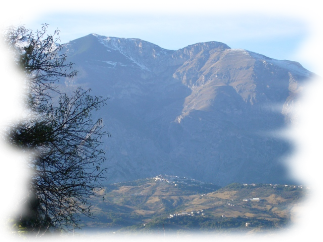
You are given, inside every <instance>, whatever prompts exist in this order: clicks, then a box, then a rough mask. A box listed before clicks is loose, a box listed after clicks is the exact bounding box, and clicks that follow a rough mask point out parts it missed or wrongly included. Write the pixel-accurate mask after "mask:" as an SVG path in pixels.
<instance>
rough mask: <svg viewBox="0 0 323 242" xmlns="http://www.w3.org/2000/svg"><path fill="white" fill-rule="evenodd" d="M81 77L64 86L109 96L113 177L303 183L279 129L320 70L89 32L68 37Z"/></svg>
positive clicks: (223, 50)
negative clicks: (288, 161)
mask: <svg viewBox="0 0 323 242" xmlns="http://www.w3.org/2000/svg"><path fill="white" fill-rule="evenodd" d="M65 51H66V54H67V56H68V61H71V62H73V63H75V69H76V70H77V71H78V75H77V77H76V78H74V79H73V80H62V82H61V84H62V88H64V89H65V90H68V89H74V88H75V87H76V86H82V87H84V88H91V90H92V92H91V93H92V94H93V95H100V96H104V97H110V99H109V101H108V105H107V106H106V107H104V108H103V109H101V110H100V111H99V112H98V113H97V116H98V117H101V118H103V122H104V124H105V126H106V127H107V130H108V131H109V132H110V133H111V135H112V136H111V137H109V138H106V139H105V140H104V150H105V151H106V158H107V162H106V164H105V167H106V168H108V174H107V177H108V180H107V183H114V182H122V181H131V180H136V179H142V178H146V177H154V176H156V175H158V174H170V175H179V176H183V177H184V176H187V177H192V178H195V179H198V180H201V181H204V182H209V183H210V182H211V183H215V184H219V185H221V186H225V185H228V184H230V183H233V182H239V183H252V182H256V183H279V184H286V183H288V184H297V181H296V179H295V178H292V177H289V176H288V174H289V173H288V169H287V167H286V166H285V164H284V162H283V157H286V156H287V155H288V154H289V153H290V152H292V146H293V144H292V143H291V142H290V141H288V140H284V139H283V138H282V137H281V136H279V135H274V134H275V132H276V131H277V130H283V129H284V128H287V127H288V124H289V123H290V122H292V119H291V118H292V117H291V116H290V111H291V110H292V107H293V102H294V101H295V100H296V98H297V97H298V95H299V93H300V92H301V91H302V88H303V87H304V86H305V84H306V82H307V81H308V80H309V79H310V78H311V77H312V76H314V74H313V73H311V72H310V71H308V70H306V69H304V68H303V67H302V66H301V65H300V64H299V63H296V62H293V61H287V60H275V59H272V58H270V57H266V56H263V55H261V54H257V53H254V52H251V51H247V50H240V49H231V48H230V47H229V46H227V45H226V44H224V43H220V42H216V41H210V42H206V43H196V44H192V45H189V46H186V47H184V48H182V49H179V50H166V49H163V48H161V47H159V46H157V45H155V44H153V43H149V42H147V41H144V40H140V39H131V38H130V39H125V38H116V37H105V36H100V35H96V34H90V35H87V36H84V37H82V38H79V39H76V40H73V41H71V42H69V43H67V44H66V45H65Z"/></svg>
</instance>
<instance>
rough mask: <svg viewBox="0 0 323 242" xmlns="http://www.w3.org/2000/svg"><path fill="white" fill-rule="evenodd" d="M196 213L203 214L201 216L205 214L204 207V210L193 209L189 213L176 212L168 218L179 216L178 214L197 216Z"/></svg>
mask: <svg viewBox="0 0 323 242" xmlns="http://www.w3.org/2000/svg"><path fill="white" fill-rule="evenodd" d="M195 215H201V216H204V213H203V209H202V210H197V211H195V212H194V211H192V212H190V213H187V212H182V213H174V214H170V215H169V216H168V218H174V217H177V216H195Z"/></svg>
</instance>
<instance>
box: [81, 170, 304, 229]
mask: <svg viewBox="0 0 323 242" xmlns="http://www.w3.org/2000/svg"><path fill="white" fill-rule="evenodd" d="M306 191H307V189H306V188H304V187H302V186H294V185H274V184H236V183H235V184H230V185H228V186H226V187H223V188H220V187H218V186H216V185H214V184H206V183H202V182H199V181H195V180H192V179H188V178H179V177H174V176H166V175H165V176H158V177H155V178H150V179H143V180H137V181H132V182H126V183H117V184H112V185H109V186H107V187H105V189H104V190H101V191H98V195H99V196H98V197H93V198H91V199H92V202H93V205H94V206H93V213H94V215H95V219H89V218H84V219H83V226H84V229H85V230H87V229H96V230H100V231H111V232H112V231H113V232H123V233H126V232H133V231H136V232H154V231H169V232H179V231H195V230H202V231H227V230H235V231H240V230H243V231H250V230H255V229H257V230H266V229H280V228H283V227H284V226H286V225H288V224H290V223H291V222H292V219H291V215H292V214H291V209H292V208H293V207H294V206H295V205H297V204H298V203H300V202H301V198H303V197H304V196H305V194H306Z"/></svg>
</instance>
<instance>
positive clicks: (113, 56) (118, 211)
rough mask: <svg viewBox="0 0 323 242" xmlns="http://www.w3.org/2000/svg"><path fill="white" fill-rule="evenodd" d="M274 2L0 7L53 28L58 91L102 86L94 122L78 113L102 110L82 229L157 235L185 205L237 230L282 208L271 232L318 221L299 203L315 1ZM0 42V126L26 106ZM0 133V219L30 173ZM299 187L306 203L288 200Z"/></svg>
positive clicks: (311, 110)
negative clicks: (96, 183)
mask: <svg viewBox="0 0 323 242" xmlns="http://www.w3.org/2000/svg"><path fill="white" fill-rule="evenodd" d="M287 2H288V3H287ZM287 2H286V3H285V2H283V3H282V2H280V1H272V2H271V3H270V5H269V3H267V5H266V6H262V5H260V4H257V2H255V1H246V2H245V3H244V4H242V3H240V2H238V1H227V3H223V4H216V3H213V2H212V3H211V1H200V2H199V3H196V2H193V1H185V2H184V1H176V2H171V1H166V2H163V3H161V2H158V3H157V2H156V4H155V5H152V4H151V3H150V2H149V3H148V2H146V1H139V2H136V4H134V3H133V2H130V1H121V2H120V3H114V4H111V3H110V2H109V3H105V4H103V3H102V2H101V1H92V3H91V5H87V6H85V5H84V6H81V5H76V3H75V2H74V4H70V3H66V5H65V3H64V2H63V1H62V2H61V1H56V2H55V3H51V6H42V3H41V2H40V1H32V3H33V4H34V5H33V6H39V8H37V7H36V8H31V7H30V6H28V7H27V5H25V4H24V3H21V5H20V7H19V9H17V10H16V11H15V10H14V9H15V8H14V6H13V5H10V4H9V5H8V6H7V7H6V9H7V10H6V11H5V12H7V13H6V14H3V16H6V17H1V30H4V29H6V28H7V27H8V26H13V25H15V26H21V25H23V26H25V27H26V28H27V29H32V30H33V31H35V30H37V29H41V27H42V24H45V23H46V24H48V29H47V34H53V32H54V31H55V30H56V29H58V30H59V31H60V43H61V44H64V45H63V49H62V51H64V53H67V61H68V62H70V61H71V62H73V63H74V66H73V68H75V70H76V71H78V74H77V76H76V77H74V76H73V75H71V77H72V78H71V79H69V78H66V77H64V76H63V75H62V77H60V82H59V85H58V89H59V90H63V91H64V93H67V94H71V93H76V90H77V88H78V87H81V88H83V89H84V90H86V89H88V88H91V90H92V91H91V95H93V96H103V97H108V98H109V99H108V100H107V104H106V105H103V106H102V107H100V109H99V111H97V112H95V113H93V117H94V120H96V119H97V118H100V119H102V120H103V121H100V122H99V121H98V122H97V123H95V122H94V124H90V125H93V127H95V129H96V127H97V125H101V123H102V122H103V124H104V126H105V127H106V130H107V131H108V134H109V135H108V136H104V137H103V138H102V141H103V144H102V147H103V150H104V151H105V152H106V154H105V155H104V159H106V161H105V162H103V163H102V166H101V164H100V167H101V168H103V169H106V171H107V173H106V174H107V175H106V176H107V179H105V180H104V182H103V187H104V189H103V190H101V191H100V192H98V194H99V196H100V197H99V198H98V199H96V198H95V199H94V198H91V202H92V203H93V204H94V214H95V215H96V216H98V217H97V219H96V220H94V221H93V220H87V219H84V218H83V219H84V220H82V221H83V222H82V223H83V225H85V228H86V229H89V230H91V229H93V231H94V230H95V228H96V229H98V230H100V231H101V230H102V231H104V229H105V226H106V225H105V224H108V225H109V226H111V229H110V230H107V231H109V233H112V231H118V232H117V233H119V230H118V229H120V228H121V229H120V232H121V231H146V230H147V231H149V229H150V228H151V229H152V230H153V229H156V230H157V231H162V232H160V234H159V235H160V236H162V235H164V236H165V229H166V233H167V231H171V230H172V229H173V230H174V231H177V230H176V229H175V228H177V227H176V226H179V227H178V231H182V229H184V230H186V229H187V230H189V228H190V227H189V226H188V225H185V224H184V222H185V221H188V224H190V223H192V221H193V220H192V221H191V222H190V220H189V219H188V217H187V216H188V215H189V216H191V214H192V216H191V217H192V219H193V213H194V215H195V217H194V223H197V224H198V225H199V226H200V228H201V229H206V230H207V229H210V228H211V227H212V226H217V225H212V226H211V225H210V221H211V220H209V219H211V218H219V220H215V221H222V222H216V223H222V224H223V221H225V222H224V223H226V225H223V226H231V223H235V222H232V221H234V220H232V221H231V219H234V218H235V217H237V216H238V217H239V219H242V220H241V221H240V220H239V223H240V224H243V226H242V227H243V228H242V230H241V231H245V230H247V229H248V228H247V227H248V226H249V225H250V224H252V226H256V224H261V226H263V227H266V226H267V227H275V228H283V227H284V226H285V224H288V222H286V221H287V220H288V219H291V217H292V222H293V224H295V226H294V225H293V226H294V227H293V226H291V227H290V228H288V229H287V230H286V231H283V230H282V232H281V233H277V234H274V233H273V234H272V236H273V237H272V239H274V238H275V239H283V238H284V239H290V238H294V236H297V237H298V238H304V239H305V238H307V237H308V234H309V233H310V234H313V236H314V234H318V228H319V226H318V222H317V221H316V219H315V218H314V217H313V216H312V215H311V214H316V215H317V216H321V215H323V214H322V208H321V206H320V205H319V204H318V201H320V199H321V198H322V193H321V192H322V188H321V187H320V186H319V184H320V182H321V178H320V177H321V176H320V172H319V170H320V169H319V168H320V167H321V166H320V165H319V164H320V159H321V157H322V155H321V151H320V150H321V147H320V141H319V139H318V137H320V136H321V135H322V128H321V121H322V118H321V117H322V115H321V108H319V104H320V103H322V101H323V100H322V95H321V92H322V86H323V85H322V84H321V78H320V76H322V61H321V56H322V45H321V44H320V43H322V42H321V41H322V31H321V30H320V28H319V27H318V26H319V24H318V23H319V22H320V20H321V19H320V15H321V14H320V13H319V11H318V4H317V3H316V1H309V2H307V4H305V3H302V4H301V3H299V4H298V3H294V2H290V1H287ZM310 3H312V4H310ZM63 6H64V7H63ZM251 6H252V7H251ZM22 9H28V10H29V11H30V12H29V13H26V11H23V10H22ZM9 12H10V14H8V13H9ZM1 13H4V12H3V10H2V11H1ZM1 50H2V51H3V53H4V55H3V56H2V57H1V63H2V64H1V71H2V74H4V78H3V80H6V82H5V83H4V82H3V86H2V89H1V90H2V94H1V112H2V113H3V115H2V116H1V123H0V128H1V136H3V135H2V134H3V133H6V132H7V131H6V130H7V129H8V125H9V127H10V126H11V125H12V123H13V122H16V121H17V120H19V119H21V118H22V117H23V115H25V113H26V112H25V110H26V107H25V106H24V105H23V102H24V100H23V98H22V97H23V95H22V93H23V83H24V81H23V80H24V78H23V76H22V75H21V73H18V72H17V71H16V69H15V67H14V66H13V65H12V64H11V63H10V61H9V60H10V58H11V60H12V56H10V53H9V52H8V51H7V47H6V46H5V45H4V44H3V43H2V42H1ZM75 95H77V94H75ZM80 95H81V94H80ZM82 95H83V94H82ZM84 95H85V94H84ZM68 102H69V101H68V100H66V103H68ZM57 119H58V118H57ZM80 122H81V121H80ZM86 127H87V126H86ZM89 127H90V126H89ZM93 127H92V128H89V130H88V134H90V135H92V133H93V132H94V131H95V129H93ZM84 132H87V131H86V130H85V131H84ZM88 134H86V135H85V137H86V138H83V141H82V142H81V144H83V142H84V140H87V139H88V137H89V135H88ZM81 140H82V139H81ZM1 146H2V147H1V152H2V153H1V160H3V161H4V162H5V169H4V170H5V172H4V171H3V172H2V173H1V177H2V179H1V183H2V184H3V185H2V186H1V188H2V189H3V192H4V193H5V194H8V195H7V196H6V197H7V200H6V201H3V206H2V207H3V209H1V211H0V212H1V214H3V215H4V217H3V218H4V219H3V218H2V217H1V225H2V224H5V222H3V221H4V220H5V219H6V218H7V217H8V216H9V217H10V214H12V212H17V208H16V207H19V206H20V202H19V201H21V200H23V199H24V198H23V197H24V196H25V195H26V190H28V189H29V188H27V187H28V184H29V177H30V176H31V173H28V172H27V168H26V167H27V165H26V163H25V162H26V159H27V158H26V155H25V154H24V153H23V152H21V151H18V152H17V150H15V149H13V148H12V147H9V146H8V144H7V143H5V142H4V141H3V139H2V140H1ZM90 146H91V145H89V147H90ZM81 151H82V152H83V150H81ZM102 157H103V156H102ZM99 158H100V159H101V156H100V155H98V159H99ZM29 159H30V158H29ZM8 161H10V162H8ZM12 161H14V162H12ZM62 162H63V161H62ZM91 162H92V161H91ZM62 164H63V165H64V163H62ZM84 164H87V163H86V162H85V163H84ZM93 166H94V163H93ZM97 167H98V166H97ZM99 169H100V168H99ZM97 170H98V168H97ZM9 171H10V172H9ZM187 179H188V180H187ZM233 183H234V184H235V185H232V184H233ZM238 183H239V184H240V185H237V184H238ZM7 184H10V186H8V185H7ZM242 184H244V185H242ZM253 184H256V185H253ZM259 184H261V185H259ZM275 184H276V185H275ZM277 186H278V188H279V189H281V190H282V192H276V191H274V190H275V189H276V188H277ZM176 189H177V190H176ZM279 189H276V190H279ZM304 190H306V192H304ZM93 191H94V190H93ZM279 191H280V190H279ZM98 194H96V195H98ZM305 194H307V195H306V196H305ZM94 195H95V194H94ZM128 196H129V199H128ZM304 196H305V197H307V198H309V199H308V200H307V203H301V200H299V199H300V198H302V197H304ZM102 198H103V200H102ZM259 200H260V201H261V202H258V201H259ZM255 201H256V202H255ZM246 202H248V203H246ZM257 202H258V203H257ZM12 204H15V206H14V207H12ZM215 204H217V205H216V206H218V207H216V206H215ZM246 204H247V205H246ZM7 208H10V209H7ZM269 208H270V209H269ZM55 209H58V208H55ZM248 209H250V210H248ZM256 210H257V211H258V212H257V213H256V212H255V211H256ZM57 211H58V210H57ZM191 211H192V212H191ZM253 213H255V214H257V215H255V214H253ZM129 214H131V216H130V215H129ZM252 214H253V215H252ZM289 214H293V215H289ZM128 215H129V216H130V217H129V218H128ZM153 216H154V217H153ZM158 216H160V217H158ZM177 216H182V218H184V220H183V221H184V222H183V221H182V220H179V217H178V218H177ZM185 216H186V217H185ZM221 216H222V218H221ZM290 216H291V217H290ZM151 217H153V218H154V219H152V218H151ZM220 218H221V219H220ZM250 218H253V220H252V222H250V221H249V220H248V219H250ZM286 218H288V219H287V220H286ZM177 219H178V220H177ZM186 219H188V220H186ZM257 219H258V220H257ZM266 219H267V220H266ZM176 221H177V222H178V223H180V225H178V224H176ZM216 223H215V224H216ZM164 224H165V226H164ZM183 224H184V225H183ZM120 226H121V227H120ZM122 226H123V227H122ZM172 226H173V227H172ZM181 226H182V227H181ZM221 226H222V225H221ZM221 226H220V228H221ZM252 226H251V229H252ZM259 226H260V225H259ZM261 226H260V227H261ZM5 227H6V225H4V226H2V228H1V231H2V229H3V228H5ZM249 227H250V226H249ZM216 228H218V227H216ZM228 228H229V227H228ZM123 229H124V230H123ZM158 229H159V230H158ZM289 230H290V232H289ZM252 231H256V229H254V230H252ZM308 231H309V232H308ZM3 233H5V234H7V233H8V232H7V231H6V230H5V229H4V230H3ZM113 233H115V232H113ZM129 233H130V232H129ZM177 233H178V232H177ZM259 236H261V235H259ZM275 236H276V237H275ZM161 238H162V237H161ZM219 238H220V237H219ZM249 238H250V239H252V238H253V239H255V238H256V237H249ZM257 238H258V237H257ZM316 238H317V237H316ZM192 239H194V238H192ZM230 239H232V240H234V239H235V238H234V237H230ZM261 239H264V238H261ZM268 240H270V239H269V238H268Z"/></svg>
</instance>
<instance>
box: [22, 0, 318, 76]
mask: <svg viewBox="0 0 323 242" xmlns="http://www.w3.org/2000/svg"><path fill="white" fill-rule="evenodd" d="M16 6H18V7H19V8H20V9H21V11H22V12H23V13H24V24H25V25H26V27H28V28H32V29H34V30H36V29H39V28H40V27H41V24H44V23H47V24H49V32H53V31H54V30H56V29H59V30H60V31H61V34H60V35H61V41H62V43H65V42H68V41H70V40H73V39H76V38H79V37H82V36H84V35H87V34H89V33H96V34H100V35H104V36H112V37H122V38H140V39H142V40H146V41H149V42H152V43H155V44H157V45H159V46H160V47H162V48H166V49H171V50H176V49H179V48H183V47H185V46H187V45H190V44H194V43H198V42H206V41H219V42H223V43H225V44H227V45H229V46H230V47H231V48H238V49H247V50H250V51H254V52H257V53H261V54H264V55H266V56H269V57H272V58H275V59H281V60H294V61H298V62H300V63H301V64H302V65H303V66H304V67H305V68H306V69H308V70H310V71H312V72H314V73H316V74H318V75H321V76H322V75H323V71H322V68H321V66H322V62H323V48H322V42H323V25H322V22H323V14H322V9H323V1H321V0H308V1H303V0H264V1H257V0H248V1H241V0H228V1H220V0H201V1H195V0H185V1H183V0H178V1H173V0H165V1H154V0H152V1H150V0H138V1H132V0H118V1H115V0H98V1H90V0H68V1H66V0H17V1H16Z"/></svg>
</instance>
